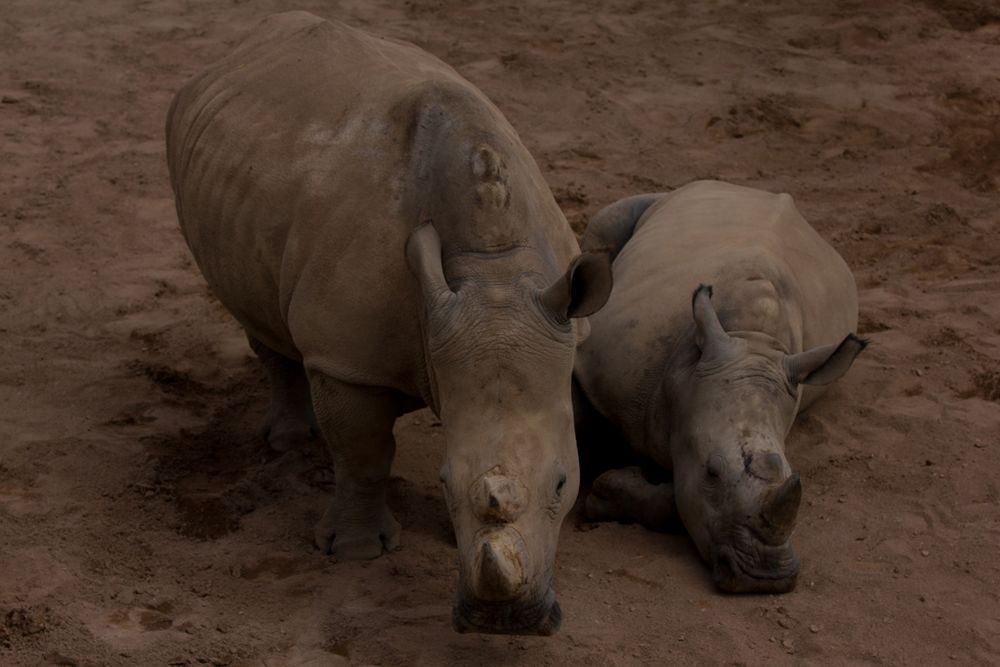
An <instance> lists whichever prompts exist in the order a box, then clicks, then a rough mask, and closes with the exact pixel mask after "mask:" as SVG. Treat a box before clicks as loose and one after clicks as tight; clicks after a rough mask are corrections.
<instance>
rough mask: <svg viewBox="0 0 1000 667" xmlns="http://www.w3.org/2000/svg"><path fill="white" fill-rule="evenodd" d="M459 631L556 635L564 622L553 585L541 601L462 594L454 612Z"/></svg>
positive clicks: (455, 626) (453, 622) (454, 620)
mask: <svg viewBox="0 0 1000 667" xmlns="http://www.w3.org/2000/svg"><path fill="white" fill-rule="evenodd" d="M451 621H452V626H453V627H454V628H455V631H456V632H459V633H467V632H479V633H484V634H495V635H541V636H546V637H547V636H549V635H554V634H555V633H556V632H557V631H558V630H559V626H560V624H561V623H562V609H561V608H560V607H559V602H557V601H556V594H555V591H554V590H552V588H551V587H550V588H549V589H548V590H547V591H546V593H545V595H543V596H542V598H541V600H539V601H537V602H531V601H524V600H522V601H512V602H505V603H496V602H490V601H487V600H470V599H468V598H466V597H464V596H460V597H459V600H458V604H456V605H455V609H454V611H453V612H452V618H451Z"/></svg>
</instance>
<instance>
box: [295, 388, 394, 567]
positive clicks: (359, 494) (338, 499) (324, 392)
mask: <svg viewBox="0 0 1000 667" xmlns="http://www.w3.org/2000/svg"><path fill="white" fill-rule="evenodd" d="M309 383H310V386H311V388H312V396H313V407H314V409H315V411H316V417H317V418H318V421H319V425H320V429H321V430H322V431H323V436H324V437H325V438H326V441H327V444H328V445H329V447H330V454H331V458H332V459H333V472H334V496H333V502H332V503H331V504H330V505H329V506H328V507H327V510H326V512H325V513H324V515H323V518H322V519H321V520H320V521H319V523H318V524H317V525H316V532H315V542H316V546H317V547H319V548H320V549H321V550H322V551H323V552H324V553H328V554H331V555H333V557H334V558H336V559H337V560H365V559H371V558H377V557H379V556H381V555H382V551H383V550H386V551H392V550H394V549H395V548H396V547H397V546H398V545H399V531H400V525H399V522H398V521H396V519H395V518H394V517H393V516H392V513H391V512H390V511H389V508H388V507H387V506H386V502H385V501H386V481H387V480H388V479H389V470H390V468H391V466H392V459H393V456H394V455H395V451H396V442H395V440H394V438H393V436H392V427H393V424H394V423H395V421H396V417H397V416H399V414H400V413H401V411H402V410H401V401H400V399H399V397H398V396H396V394H395V393H394V392H392V391H389V390H380V389H377V388H373V387H363V386H358V385H352V384H347V383H344V382H340V381H338V380H335V379H333V378H331V377H329V376H327V375H324V374H322V373H318V372H310V373H309Z"/></svg>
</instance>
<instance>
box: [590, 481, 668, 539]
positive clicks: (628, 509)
mask: <svg viewBox="0 0 1000 667" xmlns="http://www.w3.org/2000/svg"><path fill="white" fill-rule="evenodd" d="M584 511H585V513H586V516H587V518H588V519H589V520H591V521H619V522H621V523H638V524H640V525H642V526H645V527H646V528H649V529H650V530H658V531H664V530H670V529H672V528H674V527H675V526H676V525H677V523H678V521H679V517H678V514H677V504H676V503H675V501H674V485H673V484H671V483H669V482H667V483H662V484H655V483H653V482H650V481H648V480H647V479H646V477H645V475H643V472H642V468H640V467H638V466H630V467H628V468H618V469H616V470H609V471H607V472H605V473H604V474H602V475H601V476H600V477H598V478H597V479H595V480H594V484H593V486H591V488H590V494H589V495H588V496H587V500H586V503H585V505H584Z"/></svg>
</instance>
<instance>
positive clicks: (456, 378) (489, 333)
mask: <svg viewBox="0 0 1000 667" xmlns="http://www.w3.org/2000/svg"><path fill="white" fill-rule="evenodd" d="M167 154H168V160H169V165H170V175H171V179H172V182H173V188H174V193H175V195H176V200H177V214H178V218H179V219H180V223H181V228H182V229H183V231H184V236H185V238H186V239H187V242H188V245H189V246H190V248H191V251H192V253H193V254H194V257H195V259H196V260H197V262H198V265H199V267H200V268H201V270H202V273H204V275H205V278H206V280H207V281H208V283H209V285H210V286H211V287H212V289H213V291H214V292H215V294H216V296H217V297H218V298H219V300H220V301H221V302H222V303H223V304H224V305H225V306H226V307H227V308H228V309H229V310H230V311H231V312H232V313H233V315H234V316H235V317H236V319H237V320H238V321H239V322H240V324H241V325H243V327H244V328H245V329H246V332H247V336H248V338H249V340H250V344H251V346H252V347H253V349H254V351H255V352H256V353H257V355H258V356H259V357H260V359H261V360H262V361H263V363H264V366H265V367H266V369H267V371H268V374H269V376H270V380H271V383H272V386H273V395H272V406H271V412H270V416H269V418H268V423H267V432H268V437H269V440H270V442H271V444H272V445H274V446H276V447H287V446H289V445H290V444H292V443H294V442H295V441H297V440H301V439H303V438H306V437H308V434H309V429H310V422H311V421H312V419H313V412H314V414H315V420H316V422H318V424H319V426H320V429H321V430H322V432H323V435H324V436H325V438H326V440H327V442H328V443H329V445H330V450H331V453H332V457H333V462H334V469H335V484H336V486H335V493H334V498H333V502H332V504H331V506H330V507H329V509H328V510H327V512H326V514H325V516H324V518H323V520H322V521H321V522H320V525H319V526H318V527H317V532H316V541H317V543H318V544H319V545H320V546H321V547H324V548H327V549H329V550H330V551H332V553H333V554H334V555H335V556H336V557H337V558H339V559H360V558H374V557H377V556H379V555H380V554H381V553H382V550H383V547H384V548H388V549H392V548H393V547H394V546H395V545H396V544H397V536H398V533H399V524H398V523H397V522H396V520H395V519H394V518H393V517H392V515H391V514H390V512H389V510H388V509H387V508H386V503H385V495H386V491H385V489H386V478H387V477H388V475H389V468H390V465H391V463H392V459H393V453H394V449H395V443H394V440H393V435H392V428H393V422H394V421H395V420H396V418H397V417H398V416H399V415H401V414H403V413H405V412H408V411H411V410H414V409H417V408H419V407H421V406H424V405H429V406H431V408H433V410H434V411H435V412H436V413H437V414H438V415H440V417H441V419H442V421H443V424H444V433H445V437H446V441H447V445H446V448H447V449H446V454H445V463H444V466H443V468H442V470H441V479H442V481H443V486H444V489H445V495H446V498H447V504H448V507H449V510H450V512H451V515H452V519H453V524H454V528H455V532H456V537H457V542H458V548H459V563H460V577H459V592H458V602H457V606H456V609H455V614H454V623H455V626H456V628H457V629H459V630H462V631H466V630H471V631H484V632H505V633H538V634H549V633H552V632H554V631H555V630H556V629H557V628H558V625H559V621H560V610H559V605H558V604H557V602H556V599H555V593H554V592H553V588H552V579H553V563H554V554H555V550H556V542H557V538H558V534H559V528H560V524H561V522H562V519H563V517H564V516H565V515H566V513H567V511H568V510H569V508H570V507H571V506H572V504H573V500H574V498H575V496H576V493H577V489H578V485H579V467H578V461H577V454H576V448H575V439H574V435H573V412H572V401H571V374H572V367H573V360H574V353H575V345H576V343H577V331H578V325H577V324H575V323H574V322H573V321H572V320H573V318H580V317H584V316H586V315H589V314H591V313H593V312H594V311H596V310H597V309H598V308H600V307H601V306H602V305H603V304H604V302H605V301H606V300H607V297H608V294H609V293H610V290H611V284H610V282H611V274H610V262H609V260H608V257H607V254H606V253H591V254H583V255H579V254H578V253H579V248H578V246H577V243H576V240H575V238H574V236H573V233H572V231H571V230H570V228H569V226H568V225H567V223H566V221H565V218H564V217H563V215H562V214H561V212H560V211H559V208H558V207H557V205H556V203H555V201H554V199H553V197H552V194H551V192H550V191H549V189H548V187H547V186H546V185H545V182H544V180H543V179H542V176H541V174H540V173H539V170H538V167H537V166H536V164H535V162H534V161H533V160H532V159H531V156H530V155H529V154H528V152H527V151H526V150H525V148H524V146H523V145H522V144H521V142H520V140H519V139H518V137H517V134H516V133H515V132H514V130H513V128H511V126H510V124H509V123H508V122H507V121H506V120H505V119H504V117H503V115H501V113H500V112H499V111H498V110H497V108H496V107H495V106H493V104H491V103H490V102H489V101H488V100H487V99H486V97H485V96H484V95H483V94H482V93H481V92H480V91H479V90H477V89H476V88H475V87H473V86H472V85H471V84H470V83H468V82H467V81H465V80H464V79H462V78H461V77H460V76H459V75H458V74H457V73H456V72H455V71H454V70H452V69H451V68H449V67H448V66H447V65H445V64H444V63H442V62H441V61H439V60H437V59H436V58H434V57H433V56H431V55H429V54H427V53H425V52H423V51H421V50H420V49H418V48H416V47H414V46H412V45H409V44H405V43H401V42H397V41H394V40H389V39H381V38H378V37H375V36H372V35H369V34H366V33H364V32H361V31H359V30H356V29H353V28H350V27H348V26H345V25H342V24H339V23H334V22H329V21H324V20H321V19H319V18H317V17H315V16H312V15H311V14H307V13H304V12H291V13H286V14H278V15H275V16H272V17H270V18H268V19H267V20H265V21H264V22H263V23H262V24H261V25H260V26H259V27H258V28H256V29H255V30H254V31H253V32H252V33H251V34H250V35H249V37H248V38H247V39H246V40H245V41H244V42H243V43H242V44H241V45H240V46H239V47H238V48H236V50H235V51H233V53H232V54H231V55H229V56H228V57H226V58H224V59H223V60H221V61H220V62H218V63H216V64H215V65H213V66H212V67H210V68H209V69H208V70H206V71H205V72H204V73H202V74H200V75H199V76H197V77H195V78H194V79H193V80H192V81H190V82H189V83H188V84H187V85H185V86H184V88H183V89H182V90H181V91H180V93H178V95H177V97H176V99H175V100H174V103H173V106H172V107H171V109H170V114H169V117H168V119H167ZM310 399H311V401H310Z"/></svg>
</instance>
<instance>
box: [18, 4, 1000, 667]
mask: <svg viewBox="0 0 1000 667" xmlns="http://www.w3.org/2000/svg"><path fill="white" fill-rule="evenodd" d="M292 8H305V9H311V10H313V11H315V12H317V13H319V14H321V15H324V16H327V17H332V18H340V19H343V20H346V21H349V22H351V23H353V24H356V25H359V26H363V27H368V28H369V29H371V30H374V31H377V32H380V33H383V34H386V35H391V36H394V37H399V38H403V39H407V40H410V41H413V42H415V43H417V44H419V45H421V46H423V47H424V48H426V49H428V50H429V51H431V52H432V53H435V54H437V55H439V56H440V57H442V58H443V59H444V60H446V61H447V62H449V63H451V64H452V65H454V66H456V67H457V69H458V70H459V71H460V72H461V73H463V74H464V75H465V76H466V77H468V78H469V79H470V80H471V81H473V82H474V83H475V84H477V85H479V86H480V87H481V88H482V89H483V90H484V91H485V92H486V93H487V94H488V95H489V96H490V97H492V98H493V99H494V100H495V101H496V102H497V103H498V104H499V105H500V107H501V108H502V109H503V110H504V111H505V112H506V113H507V114H508V116H509V117H510V119H511V120H512V122H513V123H514V125H515V127H517V128H518V129H519V131H520V132H521V134H522V137H523V138H524V140H525V143H526V144H527V145H528V147H529V149H530V150H531V151H532V153H533V154H534V155H535V156H536V158H537V159H538V161H539V163H540V164H541V166H542V168H543V171H544V173H545V176H546V178H547V179H548V180H549V182H550V184H551V185H552V187H553V189H554V191H555V193H556V195H557V198H558V199H559V201H560V204H561V205H562V206H563V207H564V210H565V211H566V213H567V216H568V217H569V219H570V220H571V222H572V223H573V224H574V226H575V227H576V228H577V229H578V230H579V229H580V228H581V226H582V224H583V222H584V220H585V219H586V216H588V215H590V214H591V213H593V212H595V211H596V210H597V209H598V208H600V207H601V206H603V205H604V204H606V203H609V202H610V201H612V200H614V199H616V198H618V197H620V196H623V195H627V194H633V193H636V192H640V191H648V190H657V189H664V188H668V187H672V186H677V185H680V184H683V183H684V182H686V181H689V180H692V179H694V178H697V177H716V178H722V179H725V180H730V181H733V182H736V183H741V184H746V185H752V186H757V187H762V188H765V189H771V190H775V191H787V192H790V193H792V194H793V195H794V196H795V198H796V200H797V202H798V205H799V207H800V208H801V210H802V211H803V213H804V214H805V216H806V218H807V219H809V220H810V221H812V223H813V224H814V225H815V226H816V228H817V229H818V230H819V231H820V232H821V233H822V234H823V235H824V236H825V237H826V238H827V239H829V240H830V241H831V243H833V245H834V246H835V247H836V248H837V249H838V250H839V251H840V252H841V253H843V255H844V256H845V258H846V259H847V260H848V262H849V264H850V265H851V266H852V267H853V269H854V270H855V272H856V276H857V279H858V283H859V286H860V287H861V304H862V316H861V321H862V325H861V330H862V333H863V334H864V335H866V336H868V337H869V338H870V339H871V341H872V345H871V347H870V348H869V350H868V351H866V352H865V354H864V355H863V356H862V357H861V359H860V360H859V362H858V363H857V364H856V365H855V367H854V369H852V371H851V373H850V374H849V375H848V376H847V378H846V379H845V380H843V381H842V382H841V383H840V384H839V385H838V386H837V388H836V389H835V390H834V391H833V392H832V393H831V394H830V395H829V396H828V397H827V399H826V400H825V401H824V402H822V403H821V404H820V405H818V406H817V407H816V408H815V409H814V410H813V411H812V412H811V413H810V414H808V415H806V416H804V417H803V418H801V419H800V421H799V423H798V424H797V426H796V427H795V429H794V430H793V432H792V434H791V436H790V441H789V457H790V460H791V462H792V464H793V465H794V466H795V467H796V468H797V469H798V470H799V471H800V472H801V473H802V476H803V479H804V483H805V488H806V500H805V502H804V504H803V508H802V512H801V513H800V524H799V529H798V531H797V535H796V538H795V539H796V546H797V549H798V552H799V554H800V556H801V557H802V560H803V574H802V577H801V579H800V585H799V588H798V589H797V590H796V591H795V592H794V593H791V594H789V595H785V596H781V597H774V596H749V597H727V596H724V595H720V594H718V593H716V592H715V591H714V590H713V588H712V585H711V583H710V580H709V577H708V574H707V570H706V569H705V568H704V567H703V566H702V564H701V563H700V562H699V561H698V560H697V558H696V555H695V553H694V551H693V549H692V547H691V546H690V544H689V543H688V541H687V538H686V537H684V536H683V535H661V534H654V533H650V532H647V531H645V530H642V529H640V528H638V527H634V526H622V525H610V524H609V525H600V526H598V527H597V528H593V529H591V527H590V526H587V525H582V524H581V523H580V519H579V516H578V515H577V514H573V515H571V517H570V519H569V520H568V522H567V525H566V526H565V528H564V530H563V533H562V540H561V545H560V553H559V559H558V571H557V584H558V586H557V587H558V590H559V593H560V598H561V601H562V605H563V609H564V611H565V622H564V625H563V630H562V632H561V633H560V634H558V635H557V636H555V637H553V638H548V639H543V638H517V637H514V638H512V637H493V636H475V635H474V636H460V635H456V634H454V633H453V632H452V631H451V629H450V626H449V611H450V604H451V599H452V595H453V586H454V577H455V571H456V570H455V564H454V551H453V546H452V544H451V537H450V529H449V525H448V518H447V512H446V509H445V507H444V502H443V500H442V498H441V496H440V494H439V493H438V490H437V482H436V475H435V470H436V468H437V466H438V465H439V463H440V457H441V450H442V447H441V444H442V443H441V436H440V429H439V428H437V424H436V423H435V420H434V419H433V417H432V416H431V415H430V414H429V413H427V412H420V413H416V414H414V415H410V416H408V417H406V418H404V419H402V420H400V423H399V426H398V434H399V439H400V442H401V446H400V448H399V454H398V457H397V462H396V466H395V469H394V474H395V475H396V477H395V478H394V479H393V484H392V501H391V504H392V506H393V507H394V509H395V510H396V512H397V516H398V517H399V518H400V519H401V521H402V523H403V526H404V530H405V532H404V537H403V548H402V549H401V550H400V551H398V552H395V553H392V554H389V555H387V556H385V557H383V558H381V559H379V560H377V561H374V562H370V563H345V564H335V563H332V562H330V561H329V560H328V559H327V558H325V557H323V556H321V555H320V554H319V553H318V552H316V551H314V550H313V549H312V548H311V545H310V536H311V531H312V525H313V523H314V521H315V520H316V519H317V518H318V514H319V510H320V507H321V505H322V503H323V501H324V499H325V498H326V497H327V496H328V495H329V494H330V481H331V473H330V470H329V468H328V467H327V458H326V454H325V452H324V450H323V449H322V446H321V445H320V444H319V443H317V444H316V445H315V446H314V447H311V448H307V449H306V450H304V451H299V452H292V453H288V454H285V455H282V456H277V455H275V454H271V453H269V452H268V451H267V450H266V448H265V447H264V446H263V444H262V442H261V441H260V440H259V439H258V437H257V429H258V426H259V423H260V420H261V419H262V417H263V413H264V410H265V408H266V405H265V403H266V387H265V386H264V383H263V374H262V371H261V370H260V369H259V368H258V367H257V365H256V363H255V360H253V359H252V358H251V357H250V353H249V350H248V349H247V347H246V344H245V342H244V341H243V338H242V336H241V334H240V331H239V330H238V328H237V327H236V326H235V324H234V322H233V321H232V320H231V319H230V318H229V317H228V316H227V314H226V313H225V312H224V311H223V309H222V308H221V307H220V306H219V305H218V304H217V303H216V302H215V301H214V300H213V299H212V297H211V296H210V295H209V292H208V290H207V288H206V286H205V284H204V282H203V280H202V278H201V277H200V275H199V274H198V272H197V270H196V269H195V267H194V265H193V263H192V261H191V260H190V258H189V256H188V252H187V250H186V248H185V247H184V245H183V242H182V239H181V237H180V234H179V233H178V230H177V228H176V221H175V217H174V212H173V210H172V201H171V198H170V192H169V186H168V183H167V175H166V169H165V161H164V155H163V136H162V135H163V133H162V126H163V118H164V114H165V113H166V109H167V106H168V104H169V101H170V98H171V96H172V94H173V92H174V91H175V90H176V89H177V88H178V87H179V86H180V85H181V83H182V82H183V81H184V80H185V79H186V78H187V77H188V76H190V75H192V74H193V73H195V72H196V71H197V70H198V69H199V68H201V67H202V66H204V65H205V64H207V63H209V62H210V61H212V60H214V59H216V58H218V57H220V56H221V55H222V54H223V53H225V52H226V49H227V48H229V47H230V46H231V45H232V44H233V43H234V42H235V41H236V40H237V39H238V38H239V36H240V35H241V34H243V33H244V32H245V31H246V30H247V29H248V28H249V27H250V26H252V25H253V24H255V23H256V22H257V21H258V20H260V18H262V17H263V16H265V15H266V14H268V13H270V12H272V11H278V10H282V9H292ZM0 54H2V55H0V63H2V65H0V94H2V104H0V130H2V133H3V138H2V140H0V153H2V159H0V229H2V239H0V240H2V243H0V265H2V267H3V269H2V272H0V276H2V280H0V360H2V361H0V664H3V665H38V664H56V665H198V664H212V665H258V666H259V665H313V666H319V665H341V664H348V663H350V664H380V665H410V664H417V665H443V664H447V665H460V664H489V665H498V664H505V665H575V666H580V667H582V666H585V665H594V666H597V665H602V666H603V665H640V664H664V663H670V664H680V665H684V664H691V665H713V664H714V665H723V664H725V665H765V664H768V665H770V664H813V665H837V664H852V665H853V664H896V665H916V664H928V665H929V664H935V665H941V664H949V663H950V664H1000V600H998V597H1000V558H998V548H1000V486H998V485H1000V481H998V479H1000V462H998V455H1000V370H998V369H1000V299H998V294H1000V226H998V224H1000V223H998V220H1000V213H998V207H997V198H998V188H1000V121H998V115H1000V78H998V76H997V72H998V65H1000V8H998V6H997V5H996V4H995V3H994V2H990V1H988V0H981V1H980V0H953V1H949V0H926V1H925V2H918V1H916V0H907V1H904V0H899V1H892V0H887V1H886V2H878V3H874V2H863V1H860V0H858V1H854V2H828V1H827V0H796V1H794V2H793V1H791V0H775V1H774V2H768V3H752V2H750V3H743V2H734V1H727V0H720V1H718V2H697V3H696V2H655V3H654V2H649V3H645V2H636V1H628V2H620V1H616V2H607V3H602V2H596V1H594V0H582V1H573V2H570V1H569V0H562V1H557V2H546V3H542V2H539V3H532V4H531V6H527V5H525V4H521V3H515V2H511V1H509V0H492V1H489V2H485V1H482V0H473V1H471V2H466V1H463V2H458V1H457V0H430V1H425V0H413V1H409V2H405V3H390V2H372V3H365V2H359V1H355V2H347V1H345V2H326V3H318V2H309V1H308V0H305V1H304V2H302V3H297V4H293V3H290V2H279V1H277V0H262V1H260V2H244V1H242V0H234V1H233V2H200V1H194V0H149V1H146V2H121V1H118V0H88V1H87V2H39V1H38V0H4V2H3V7H2V11H0Z"/></svg>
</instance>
